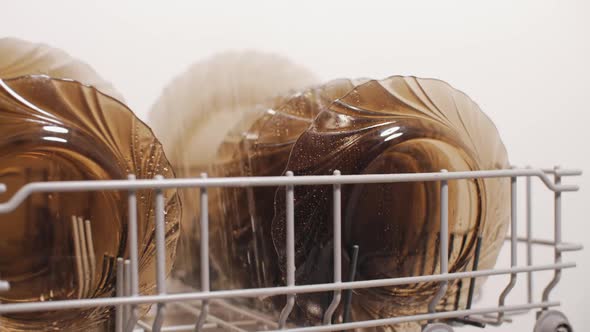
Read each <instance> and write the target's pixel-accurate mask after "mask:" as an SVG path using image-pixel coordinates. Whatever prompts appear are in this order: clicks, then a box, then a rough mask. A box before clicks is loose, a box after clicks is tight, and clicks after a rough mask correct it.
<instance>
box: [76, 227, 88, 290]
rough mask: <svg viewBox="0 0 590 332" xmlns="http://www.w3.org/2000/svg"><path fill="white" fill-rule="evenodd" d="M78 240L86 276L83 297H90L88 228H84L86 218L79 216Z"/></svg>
mask: <svg viewBox="0 0 590 332" xmlns="http://www.w3.org/2000/svg"><path fill="white" fill-rule="evenodd" d="M77 220H78V235H79V236H78V241H79V242H80V244H79V245H80V249H81V253H80V256H81V257H82V271H83V276H84V287H83V288H82V297H83V298H85V297H88V289H89V287H90V266H89V264H88V247H87V245H86V229H85V228H84V220H83V219H82V217H78V218H77Z"/></svg>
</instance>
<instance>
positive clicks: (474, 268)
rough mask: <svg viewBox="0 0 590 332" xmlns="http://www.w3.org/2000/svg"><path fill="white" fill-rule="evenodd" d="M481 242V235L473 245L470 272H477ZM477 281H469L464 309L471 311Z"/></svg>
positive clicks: (472, 279) (473, 279)
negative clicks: (473, 252) (473, 254)
mask: <svg viewBox="0 0 590 332" xmlns="http://www.w3.org/2000/svg"><path fill="white" fill-rule="evenodd" d="M482 241H483V237H482V236H481V235H478V236H477V242H476V243H475V256H474V257H473V265H472V266H471V271H477V268H478V265H479V254H480V253H481V243H482ZM476 281H477V279H476V278H470V279H469V290H468V293H467V304H466V306H465V309H467V310H469V309H471V305H472V304H473V293H474V292H475V282H476Z"/></svg>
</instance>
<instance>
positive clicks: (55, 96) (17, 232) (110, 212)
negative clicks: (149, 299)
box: [0, 76, 180, 331]
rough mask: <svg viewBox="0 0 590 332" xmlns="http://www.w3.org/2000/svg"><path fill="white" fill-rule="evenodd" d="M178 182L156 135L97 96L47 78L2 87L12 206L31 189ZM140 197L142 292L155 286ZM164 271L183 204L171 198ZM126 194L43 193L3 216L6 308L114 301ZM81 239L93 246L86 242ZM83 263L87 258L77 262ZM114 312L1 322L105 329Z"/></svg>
mask: <svg viewBox="0 0 590 332" xmlns="http://www.w3.org/2000/svg"><path fill="white" fill-rule="evenodd" d="M130 173H134V174H136V176H137V178H153V177H154V176H155V175H157V174H162V175H164V176H165V177H167V178H171V177H174V174H173V172H172V169H171V167H170V165H169V164H168V161H167V160H166V158H165V156H164V154H163V152H162V148H161V145H160V143H159V142H158V141H157V140H156V139H155V137H154V136H153V134H152V132H151V130H150V129H149V128H148V127H147V126H146V125H145V124H144V123H142V122H141V121H140V120H138V119H137V118H136V117H135V115H133V113H132V112H131V111H130V110H129V109H128V108H127V107H126V106H124V105H123V104H121V103H120V102H118V101H116V100H115V99H112V98H110V97H108V96H106V95H103V94H102V93H100V92H98V91H97V90H96V89H95V88H92V87H89V86H85V85H82V84H80V83H78V82H74V81H69V80H60V79H52V78H49V77H47V76H25V77H20V78H15V79H5V80H2V81H0V182H1V183H4V184H6V186H7V191H6V192H5V193H2V194H0V201H2V202H5V201H7V200H8V199H9V198H10V197H12V196H13V195H14V194H15V192H16V191H17V190H19V189H20V188H21V187H22V186H24V185H26V184H27V183H29V182H34V181H69V180H106V179H126V178H127V174H130ZM137 197H138V206H137V209H138V230H139V234H138V239H139V274H140V275H139V282H140V284H139V287H140V292H141V293H151V292H153V291H154V284H155V272H154V265H155V258H154V252H155V247H154V211H153V204H154V203H153V201H154V195H153V192H151V191H148V190H141V191H138V192H137ZM165 197H166V205H165V206H166V213H167V214H166V232H167V238H166V244H167V254H168V256H167V268H168V270H170V268H171V266H172V262H173V259H174V256H175V249H176V241H177V238H178V233H179V232H178V231H179V219H180V202H179V199H178V195H177V194H176V191H175V190H168V191H166V192H165ZM127 209H128V206H127V194H126V192H117V191H94V192H70V193H36V194H33V195H31V196H30V197H29V198H28V199H26V200H25V201H24V202H23V204H21V205H20V206H19V207H18V208H17V209H16V210H14V211H13V212H11V213H8V214H1V215H0V253H2V254H1V255H0V276H1V278H2V279H4V280H8V281H9V282H10V285H11V289H10V291H8V292H2V293H0V301H1V302H3V303H16V302H28V301H51V300H63V299H76V298H91V297H106V296H112V295H113V294H114V287H115V279H114V277H115V274H116V271H115V259H116V258H117V257H127V255H128V253H127V244H126V241H127V211H128V210H127ZM81 238H83V239H85V240H86V241H85V242H84V241H82V240H80V239H81ZM80 258H83V259H80ZM111 310H112V308H100V309H90V310H80V311H79V310H69V311H59V312H43V313H26V314H25V313H23V314H11V315H3V316H0V325H1V326H2V328H3V329H8V330H46V329H47V328H48V326H52V328H53V329H54V330H63V329H67V330H68V331H74V330H82V329H87V328H89V327H91V326H95V325H100V324H103V323H104V321H105V320H106V318H108V316H109V313H110V312H111Z"/></svg>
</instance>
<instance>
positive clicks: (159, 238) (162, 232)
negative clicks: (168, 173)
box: [152, 175, 166, 332]
mask: <svg viewBox="0 0 590 332" xmlns="http://www.w3.org/2000/svg"><path fill="white" fill-rule="evenodd" d="M155 179H156V180H163V179H164V177H163V176H161V175H156V177H155ZM155 211H156V216H155V221H156V288H157V291H158V294H160V295H164V294H166V225H165V220H164V193H163V192H162V189H156V198H155ZM164 310H165V304H164V303H161V302H158V304H157V307H156V317H155V318H154V322H153V325H152V331H154V332H160V331H161V330H162V325H163V324H164Z"/></svg>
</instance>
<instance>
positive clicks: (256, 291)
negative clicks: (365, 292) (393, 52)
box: [0, 167, 582, 332]
mask: <svg viewBox="0 0 590 332" xmlns="http://www.w3.org/2000/svg"><path fill="white" fill-rule="evenodd" d="M581 173H582V172H581V171H579V170H567V169H561V168H559V167H555V168H553V169H533V168H512V169H509V170H486V171H469V172H446V171H441V172H435V173H412V174H371V175H340V174H339V172H338V171H335V174H334V175H335V176H330V175H327V176H292V173H290V172H287V175H288V176H277V177H242V178H238V177H236V178H206V177H203V178H191V179H161V178H160V177H157V178H156V179H153V180H152V179H141V180H136V179H135V177H134V176H130V177H129V179H128V180H107V181H75V182H36V183H29V184H27V185H25V186H24V187H22V188H21V189H20V190H19V191H18V192H17V193H16V194H15V195H14V196H13V197H12V198H11V199H10V200H8V201H7V202H5V203H1V204H0V214H1V213H8V212H11V211H13V210H14V209H15V208H17V207H18V206H19V205H20V204H21V203H22V202H23V201H24V200H25V199H26V198H27V197H28V196H30V195H31V194H33V193H36V192H66V191H98V190H101V191H103V190H119V191H121V190H122V191H127V195H128V199H129V209H130V211H135V210H136V208H137V207H136V197H135V195H136V194H135V191H136V190H139V189H151V190H155V191H156V195H155V197H156V198H155V199H156V200H163V194H162V190H163V189H167V188H187V187H194V188H200V190H201V203H200V204H201V205H202V206H204V207H206V206H207V204H208V202H207V188H208V187H220V186H226V187H244V186H269V185H273V186H286V188H287V190H286V198H287V199H286V207H287V230H286V231H287V240H286V248H287V285H286V286H281V287H268V288H249V289H235V290H215V291H211V290H210V289H209V273H208V271H209V269H210V267H209V260H208V251H209V248H208V240H207V239H206V238H204V239H203V240H202V241H201V248H200V249H201V262H200V263H201V271H202V276H201V280H202V289H201V290H200V291H196V290H194V289H190V288H187V287H186V286H183V285H180V286H178V287H176V288H178V289H179V290H180V291H179V292H175V293H167V292H166V280H165V279H166V278H165V271H164V270H165V268H164V266H165V264H164V263H163V262H161V261H162V260H163V259H165V257H166V255H165V244H164V236H163V232H164V210H163V208H162V207H163V204H160V205H158V204H156V206H157V207H160V208H159V209H158V208H156V211H155V213H156V218H155V220H156V258H157V264H156V274H157V275H156V277H157V279H156V280H157V289H158V294H157V295H139V294H138V291H137V284H138V281H137V280H133V279H134V278H137V276H138V272H137V269H138V261H137V254H135V255H133V254H132V255H130V257H129V258H127V259H126V258H119V259H117V264H118V266H117V295H116V296H115V297H109V298H89V299H76V300H60V301H46V302H28V303H5V304H0V315H2V314H7V313H21V312H38V311H53V310H63V309H72V308H91V307H113V306H114V307H115V308H116V310H115V312H116V315H115V316H116V317H115V330H116V332H123V331H125V332H128V331H203V330H209V331H215V330H231V331H253V330H284V331H292V332H294V331H300V332H313V331H318V332H319V331H342V330H351V329H357V328H368V327H377V326H384V325H393V324H399V323H406V322H418V321H419V322H427V323H426V324H425V325H424V326H423V327H422V331H423V332H426V331H428V332H448V331H453V327H454V326H458V325H464V324H469V325H475V326H479V327H485V326H486V325H501V324H503V323H505V322H509V321H510V316H511V315H512V314H515V313H522V312H529V311H531V310H538V312H537V320H536V324H535V327H534V332H568V331H569V332H571V331H573V329H572V327H571V326H570V324H569V322H568V320H567V318H566V316H565V315H564V314H562V313H561V312H559V311H557V310H553V309H550V308H554V307H558V306H559V305H560V303H559V302H556V301H550V300H549V295H550V292H551V291H552V289H553V288H554V287H555V286H556V285H557V283H558V282H559V280H560V277H561V272H562V270H563V269H566V268H573V267H575V266H576V264H575V263H573V262H563V261H562V253H563V252H566V251H576V250H581V249H582V246H581V245H578V244H572V243H567V242H563V241H562V238H561V227H562V224H561V194H562V192H568V191H577V190H578V187H577V186H575V185H565V184H561V178H562V177H564V176H577V175H581ZM549 175H553V180H552V179H551V178H550V177H549ZM519 177H524V178H525V179H526V197H525V198H526V203H527V216H526V229H527V236H526V237H518V236H517V233H516V225H517V221H516V204H515V203H516V195H517V191H516V183H517V179H518V178H519ZM533 177H537V178H539V179H540V180H541V181H542V182H543V183H544V184H545V187H546V188H547V189H549V190H551V191H553V192H554V204H555V205H554V227H555V228H554V239H553V240H540V239H534V238H532V236H531V229H532V221H531V213H530V212H531V204H532V203H531V195H532V193H531V178H533ZM477 178H510V179H511V199H512V204H511V222H510V229H511V232H510V235H509V237H508V238H507V241H508V242H509V243H510V257H511V266H510V268H502V269H500V268H498V269H489V270H477V263H476V262H477V257H478V253H477V250H476V258H475V259H474V266H473V270H472V271H467V272H457V273H448V252H449V243H448V237H449V234H448V219H447V218H448V185H447V183H448V181H453V180H461V179H477ZM415 181H438V182H440V183H441V186H440V188H441V189H440V190H441V195H440V197H441V218H440V240H439V245H440V248H439V256H440V257H439V259H440V273H439V274H433V275H420V276H414V277H403V278H390V279H378V280H362V281H347V282H343V281H342V276H341V266H340V264H341V257H342V252H341V220H340V214H339V213H335V215H334V220H333V232H334V240H333V242H334V252H333V255H334V256H333V257H334V281H333V282H332V283H326V284H314V285H295V283H294V280H295V277H294V275H295V264H294V255H295V254H294V220H293V219H294V218H293V215H294V212H293V211H294V203H293V190H294V189H293V188H294V186H298V185H332V186H333V195H334V200H333V202H334V203H333V204H334V209H335V211H340V204H341V201H340V190H341V189H340V188H341V185H343V184H357V183H393V182H415ZM5 189H6V188H5V187H4V185H2V184H0V192H2V191H4V190H5ZM129 216H130V218H129V220H128V227H129V230H136V229H137V220H136V219H135V213H129ZM203 216H204V218H201V223H200V227H201V229H200V231H201V234H208V220H207V219H208V218H207V215H206V214H204V215H203ZM519 242H523V243H525V244H526V248H527V251H526V257H527V264H526V265H525V266H517V264H516V256H517V247H518V243H519ZM128 244H129V249H130V250H129V252H135V253H137V233H136V232H133V231H130V232H129V233H128ZM534 245H543V246H551V247H553V248H554V262H553V264H548V265H533V264H532V248H533V246H534ZM356 249H357V252H358V248H356ZM352 261H353V263H352V265H356V263H355V262H354V261H355V259H354V255H353V260H352ZM353 269H354V268H353ZM548 270H549V271H554V277H553V279H552V280H551V281H550V282H549V284H547V286H546V287H545V289H544V291H543V294H542V296H541V301H540V302H534V301H533V300H532V299H533V297H532V292H533V290H532V273H533V272H536V271H548ZM523 273H524V274H526V275H527V292H528V300H527V301H526V302H525V303H524V304H518V305H505V304H504V303H505V301H504V300H505V298H506V296H507V295H508V294H509V293H510V291H511V290H512V289H513V288H514V285H515V283H516V279H517V275H518V274H523ZM493 275H509V276H510V282H509V284H508V285H507V286H506V287H505V289H504V291H503V292H502V293H501V294H500V296H499V299H498V305H497V306H494V307H487V308H472V307H471V302H472V301H471V299H472V297H473V285H474V283H475V281H476V278H477V277H486V276H493ZM456 279H469V280H470V287H469V288H470V292H469V297H468V302H467V307H466V308H465V309H462V310H451V311H436V305H437V303H438V302H439V301H440V299H441V298H442V297H443V295H444V292H445V291H446V286H447V284H448V282H449V281H451V280H456ZM174 282H176V281H172V283H174ZM422 282H440V283H441V286H442V287H440V290H439V291H438V293H437V294H436V295H435V297H434V298H433V299H432V301H431V303H430V305H429V310H428V312H424V313H419V314H416V315H411V316H399V317H391V318H382V319H375V320H366V321H355V322H350V321H348V318H347V316H348V315H347V309H346V308H347V306H348V304H349V303H350V297H351V296H352V295H351V294H352V291H351V290H352V289H357V288H370V287H383V286H393V285H401V284H413V283H422ZM132 285H135V286H132ZM9 288H10V284H9V283H8V282H7V281H1V280H0V291H6V290H8V289H9ZM322 291H324V292H325V291H332V292H333V293H334V296H333V299H332V302H331V304H330V306H329V308H328V309H327V310H326V312H325V315H324V319H323V321H324V324H323V325H319V326H306V327H298V326H292V324H289V323H288V322H287V318H288V316H289V314H290V313H291V311H292V309H293V306H294V302H295V296H296V294H302V293H311V292H322ZM276 295H284V296H286V297H287V301H286V304H285V307H284V308H283V310H282V311H281V313H280V316H279V317H278V318H276V317H270V316H267V315H266V314H264V313H261V312H258V311H257V310H254V309H251V308H246V307H242V306H239V305H237V304H235V303H233V302H230V301H227V300H228V299H238V298H252V297H261V296H276ZM340 302H343V304H344V310H343V312H344V314H343V315H342V316H343V317H338V319H336V320H335V323H332V322H333V321H334V319H333V318H334V317H333V315H334V312H335V310H336V308H337V307H338V306H339V305H340ZM142 304H157V305H156V306H154V307H153V308H152V311H151V312H150V314H149V315H148V316H147V317H146V318H142V319H139V318H138V317H137V314H136V310H135V308H136V307H137V306H138V305H142ZM172 306H176V307H178V308H180V309H182V310H181V311H182V312H183V313H184V316H185V317H192V318H191V320H192V322H190V323H189V324H173V325H170V324H164V321H165V316H166V315H169V314H170V312H172V310H170V311H166V310H165V309H166V307H172ZM174 312H179V310H175V311H174Z"/></svg>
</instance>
